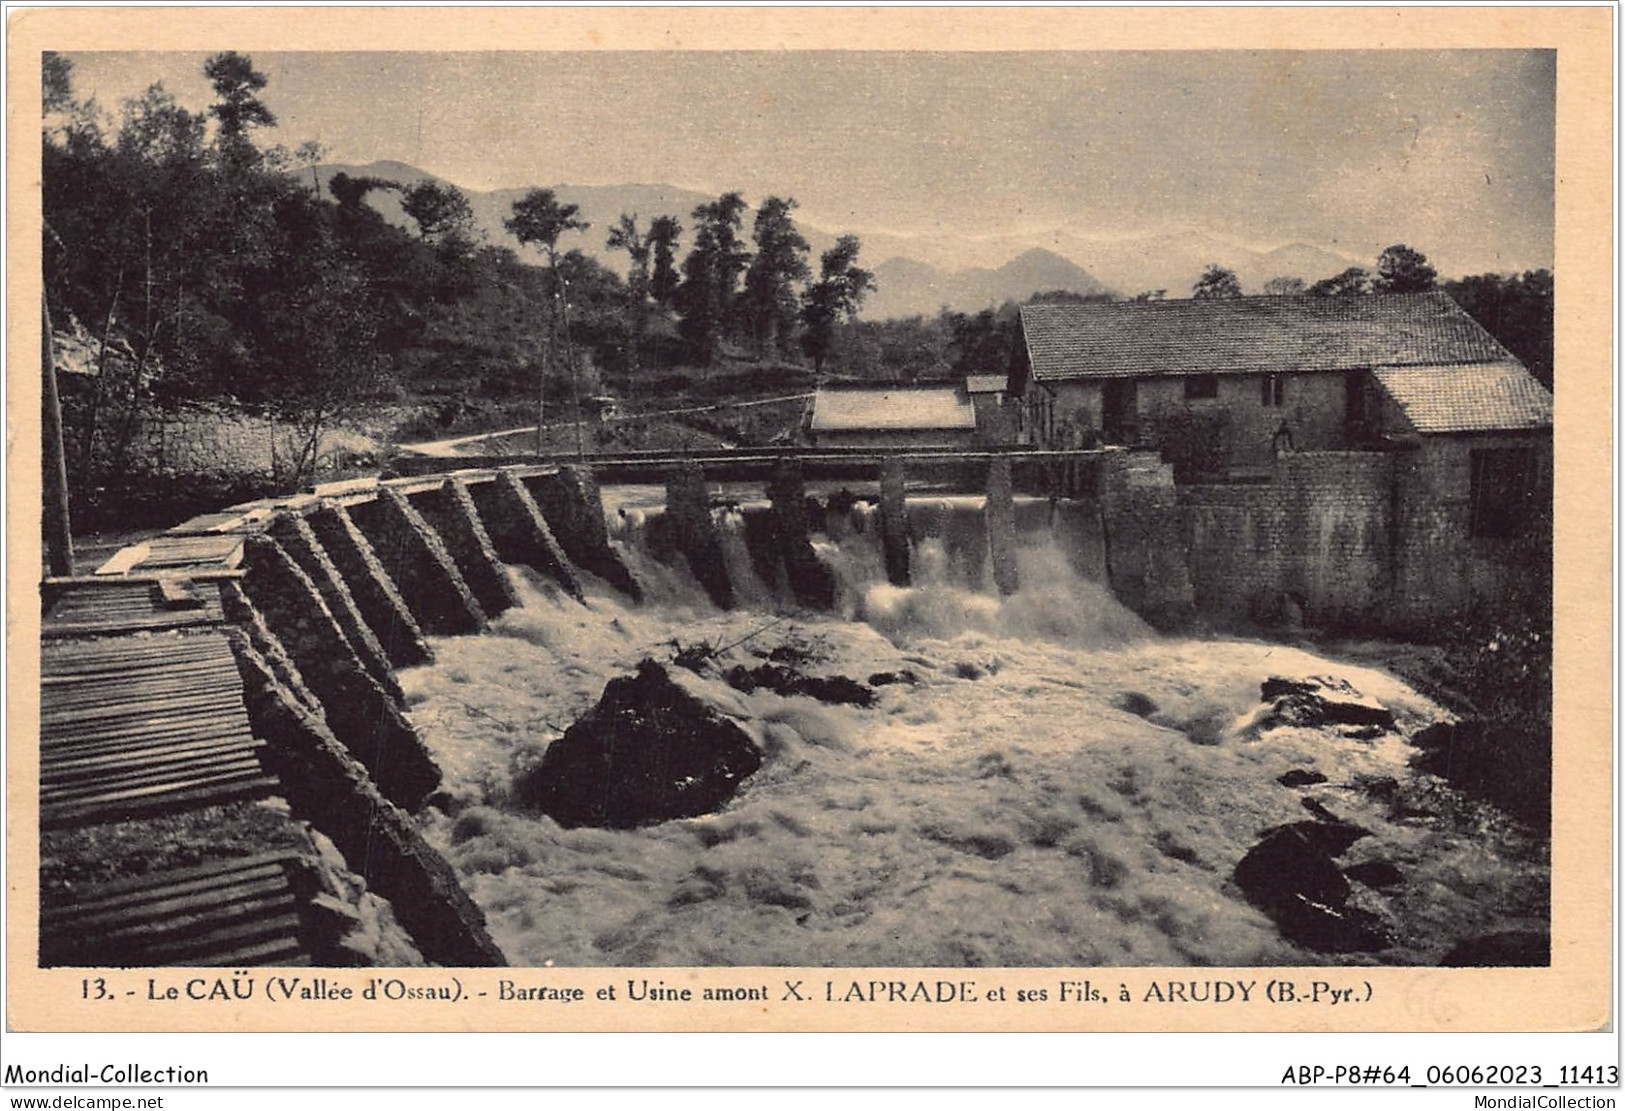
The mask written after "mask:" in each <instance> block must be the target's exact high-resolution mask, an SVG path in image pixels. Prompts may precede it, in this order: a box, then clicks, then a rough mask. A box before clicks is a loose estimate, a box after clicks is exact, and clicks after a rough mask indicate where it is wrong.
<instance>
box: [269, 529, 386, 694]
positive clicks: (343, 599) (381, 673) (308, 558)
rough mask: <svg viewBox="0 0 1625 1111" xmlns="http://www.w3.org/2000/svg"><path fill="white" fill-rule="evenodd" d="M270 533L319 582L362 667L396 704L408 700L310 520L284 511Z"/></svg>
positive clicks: (328, 604)
mask: <svg viewBox="0 0 1625 1111" xmlns="http://www.w3.org/2000/svg"><path fill="white" fill-rule="evenodd" d="M271 535H272V536H274V537H275V538H276V540H277V543H279V544H281V545H282V550H283V551H285V552H287V553H288V555H289V556H290V557H292V559H293V561H294V562H295V563H296V564H298V565H299V569H300V570H301V571H303V572H304V573H305V574H307V575H309V576H310V579H311V581H312V582H313V583H315V584H316V589H317V590H318V591H320V592H321V596H322V601H323V602H325V603H327V609H328V611H329V612H330V613H332V615H333V620H335V621H337V622H338V626H339V628H340V629H341V630H343V632H344V636H345V639H346V640H348V641H349V642H350V648H351V649H352V650H353V651H354V652H355V654H356V657H357V658H358V659H359V660H360V661H361V666H362V667H365V668H366V669H367V674H368V675H371V676H372V678H373V680H374V681H375V682H376V683H377V684H378V685H379V686H381V687H383V688H384V689H385V690H386V691H388V692H389V695H390V697H391V698H393V699H394V700H395V702H396V704H397V705H398V704H400V703H401V702H403V701H404V700H405V699H404V697H403V695H402V694H401V686H400V684H399V683H398V682H396V680H395V672H394V671H393V670H391V668H390V665H389V657H388V656H387V655H385V653H384V646H383V645H382V644H380V643H379V642H378V638H377V636H375V635H374V634H373V631H372V629H371V627H370V626H368V624H367V622H366V621H365V620H364V619H363V618H362V616H361V612H360V610H358V609H357V608H356V604H355V598H354V597H353V596H351V594H350V588H349V587H348V586H347V585H346V584H345V582H344V577H343V576H342V575H340V574H339V571H338V568H337V567H335V566H334V565H333V561H332V560H330V559H329V558H328V557H327V553H326V552H325V551H323V550H322V544H321V541H320V540H318V539H316V534H315V533H314V532H312V531H311V528H310V525H309V523H308V522H306V520H305V519H304V518H303V517H301V516H299V515H298V514H297V513H283V514H280V515H279V516H278V517H277V519H276V522H275V523H274V524H273V525H272V526H271Z"/></svg>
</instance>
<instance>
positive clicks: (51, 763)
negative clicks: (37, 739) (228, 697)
mask: <svg viewBox="0 0 1625 1111" xmlns="http://www.w3.org/2000/svg"><path fill="white" fill-rule="evenodd" d="M263 747H265V742H264V741H256V740H254V739H253V738H252V737H250V738H248V739H247V740H244V739H243V738H241V737H226V738H222V739H216V740H207V741H195V742H193V743H191V744H188V745H178V746H171V745H164V746H159V747H149V748H141V749H125V750H123V751H119V752H110V753H105V754H98V755H95V756H79V757H75V758H74V759H71V760H42V761H41V762H40V781H41V782H42V783H51V784H67V783H70V782H72V781H74V780H76V779H87V778H96V779H102V778H104V777H113V776H117V775H118V774H119V773H121V772H123V771H125V770H128V769H132V768H156V767H162V766H164V765H166V764H183V763H187V762H189V761H193V760H208V759H211V758H214V757H218V756H220V755H222V754H225V753H244V752H253V751H255V750H257V749H260V748H263Z"/></svg>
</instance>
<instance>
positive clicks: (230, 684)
mask: <svg viewBox="0 0 1625 1111" xmlns="http://www.w3.org/2000/svg"><path fill="white" fill-rule="evenodd" d="M40 695H41V698H40V715H41V717H42V718H43V719H44V720H45V721H48V722H53V723H54V722H68V721H78V720H88V719H90V718H105V717H127V716H129V715H131V714H135V713H146V712H148V711H157V710H179V709H183V708H186V707H191V706H199V705H204V704H211V705H212V704H214V703H219V704H221V705H223V706H224V705H231V704H233V703H241V702H242V696H243V684H242V681H241V680H240V679H239V678H238V676H237V673H236V671H235V670H233V672H232V673H231V674H230V675H229V676H223V675H213V676H210V677H209V678H207V679H194V680H192V681H191V682H190V683H187V682H184V681H182V682H177V683H156V682H154V683H130V682H121V683H97V684H89V683H84V684H80V685H78V686H76V687H72V688H68V689H63V688H54V689H52V690H48V691H41V692H40Z"/></svg>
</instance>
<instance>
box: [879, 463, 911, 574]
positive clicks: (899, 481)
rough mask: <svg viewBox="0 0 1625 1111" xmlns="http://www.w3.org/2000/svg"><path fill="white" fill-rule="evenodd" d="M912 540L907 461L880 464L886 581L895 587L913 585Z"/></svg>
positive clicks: (881, 527)
mask: <svg viewBox="0 0 1625 1111" xmlns="http://www.w3.org/2000/svg"><path fill="white" fill-rule="evenodd" d="M908 538H909V531H908V495H907V486H906V485H905V482H904V478H903V461H902V460H901V459H897V458H889V459H886V460H885V461H884V462H882V463H881V464H880V548H881V552H882V554H883V555H884V556H885V557H886V579H887V581H888V582H890V583H891V584H892V585H893V586H907V585H908V584H909V567H908V558H909V556H908V552H909V546H908Z"/></svg>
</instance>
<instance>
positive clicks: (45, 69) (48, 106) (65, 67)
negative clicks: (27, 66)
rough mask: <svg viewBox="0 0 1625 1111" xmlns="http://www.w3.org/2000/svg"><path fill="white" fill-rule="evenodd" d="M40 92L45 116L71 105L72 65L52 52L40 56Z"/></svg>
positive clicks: (66, 108) (63, 110) (61, 110)
mask: <svg viewBox="0 0 1625 1111" xmlns="http://www.w3.org/2000/svg"><path fill="white" fill-rule="evenodd" d="M40 92H41V98H42V100H41V103H42V106H43V107H44V110H45V114H46V115H47V116H49V115H51V114H52V113H54V112H65V111H67V110H68V109H69V108H70V107H72V105H73V63H72V62H71V61H69V60H68V59H67V58H64V57H63V56H62V55H60V54H58V53H57V52H56V51H54V50H47V51H45V52H44V53H43V54H42V55H41V56H40Z"/></svg>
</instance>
